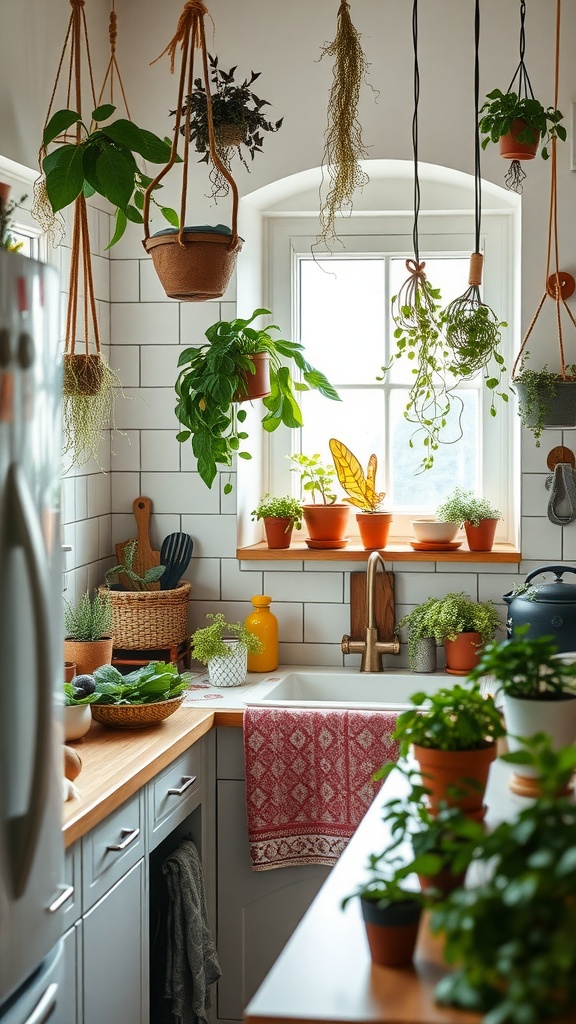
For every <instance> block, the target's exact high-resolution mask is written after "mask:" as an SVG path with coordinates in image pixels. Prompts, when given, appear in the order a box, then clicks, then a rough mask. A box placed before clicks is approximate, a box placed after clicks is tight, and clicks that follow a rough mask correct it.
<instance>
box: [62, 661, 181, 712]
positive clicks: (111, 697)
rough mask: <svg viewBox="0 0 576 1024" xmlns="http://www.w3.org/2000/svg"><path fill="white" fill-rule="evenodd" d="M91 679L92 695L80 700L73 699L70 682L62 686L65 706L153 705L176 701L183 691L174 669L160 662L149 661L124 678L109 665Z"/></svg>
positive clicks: (87, 694)
mask: <svg viewBox="0 0 576 1024" xmlns="http://www.w3.org/2000/svg"><path fill="white" fill-rule="evenodd" d="M82 678H83V679H85V678H86V677H82ZM93 678H94V689H93V691H92V692H91V693H86V694H85V696H83V697H80V698H76V697H75V696H74V693H75V690H77V688H76V687H75V686H74V684H73V682H72V683H64V694H65V699H66V703H67V704H71V705H74V704H157V703H158V702H159V701H162V700H171V699H172V698H173V697H179V696H180V694H181V693H182V692H183V691H184V690H185V689H186V683H185V681H184V680H183V679H182V676H181V675H179V673H178V668H177V666H176V665H173V664H171V663H168V664H167V663H166V662H164V661H151V662H149V664H148V665H142V667H141V668H137V669H134V671H133V672H129V673H128V674H127V675H125V676H123V675H122V673H121V672H119V671H118V669H117V668H115V667H114V666H113V665H102V666H101V667H100V668H97V669H95V670H94V673H93Z"/></svg>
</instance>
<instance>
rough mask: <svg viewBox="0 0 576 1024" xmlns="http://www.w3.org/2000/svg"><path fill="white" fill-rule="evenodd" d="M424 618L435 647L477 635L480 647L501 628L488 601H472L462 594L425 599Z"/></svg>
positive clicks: (496, 613) (491, 638)
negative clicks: (457, 638)
mask: <svg viewBox="0 0 576 1024" xmlns="http://www.w3.org/2000/svg"><path fill="white" fill-rule="evenodd" d="M425 604H427V605H428V608H427V612H426V618H427V628H429V629H430V630H431V634H430V635H431V636H433V637H434V639H435V640H436V643H437V644H443V643H444V641H445V640H446V639H448V640H455V639H456V637H457V636H458V634H459V633H479V634H480V636H481V638H482V643H483V644H486V643H488V641H489V640H493V639H494V637H495V635H496V631H497V630H498V629H500V628H501V626H502V624H501V622H500V619H499V617H498V612H497V611H496V609H495V607H494V605H493V604H492V603H491V602H490V601H473V600H472V598H471V597H468V595H467V594H465V593H464V592H463V591H460V592H459V593H455V592H451V593H449V594H446V596H445V597H434V598H431V599H430V598H429V599H428V601H426V602H425Z"/></svg>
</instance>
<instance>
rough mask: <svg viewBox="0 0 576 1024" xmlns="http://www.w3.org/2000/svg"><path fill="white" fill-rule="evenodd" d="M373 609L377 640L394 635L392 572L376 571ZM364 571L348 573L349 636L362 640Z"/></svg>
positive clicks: (364, 613) (364, 600)
mask: <svg viewBox="0 0 576 1024" xmlns="http://www.w3.org/2000/svg"><path fill="white" fill-rule="evenodd" d="M374 602H375V603H374V611H375V616H376V626H377V628H378V639H379V640H383V641H385V640H392V639H393V637H394V626H395V617H394V573H393V572H377V573H376V577H375V590H374ZM367 625H368V622H367V617H366V573H365V572H351V573H350V636H351V637H352V639H353V640H364V637H365V634H366V627H367Z"/></svg>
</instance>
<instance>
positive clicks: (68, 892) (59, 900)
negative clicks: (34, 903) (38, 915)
mask: <svg viewBox="0 0 576 1024" xmlns="http://www.w3.org/2000/svg"><path fill="white" fill-rule="evenodd" d="M73 895H74V886H73V885H69V886H68V887H67V888H66V889H64V890H63V891H62V892H61V893H60V895H59V896H57V897H56V899H55V900H54V903H51V904H50V906H49V907H48V910H49V912H50V913H51V914H53V913H54V912H55V911H56V910H60V907H61V906H62V904H63V903H66V901H67V900H69V899H70V897H71V896H73Z"/></svg>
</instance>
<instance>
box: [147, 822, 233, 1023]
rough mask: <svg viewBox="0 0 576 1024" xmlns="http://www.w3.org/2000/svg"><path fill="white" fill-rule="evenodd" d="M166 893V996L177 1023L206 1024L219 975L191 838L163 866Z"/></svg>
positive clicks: (197, 861)
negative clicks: (211, 996)
mask: <svg viewBox="0 0 576 1024" xmlns="http://www.w3.org/2000/svg"><path fill="white" fill-rule="evenodd" d="M162 871H163V872H164V874H165V876H166V885H167V888H168V896H169V904H168V927H167V930H168V948H167V951H166V984H165V988H164V995H165V997H166V998H167V999H170V1000H171V1007H172V1015H173V1018H174V1021H175V1024H207V1017H208V1010H209V1008H210V986H211V985H213V984H214V983H215V982H216V981H218V979H219V978H220V977H221V976H222V971H221V970H220V965H219V963H218V956H217V953H216V947H215V945H214V941H213V939H212V936H211V934H210V929H209V927H208V918H207V914H206V898H205V894H204V876H203V873H202V865H201V863H200V857H199V856H198V851H197V849H196V847H195V845H194V843H193V842H192V840H191V839H183V840H182V842H181V843H180V845H179V846H178V848H177V849H176V850H174V852H173V853H171V854H170V856H169V857H167V858H166V860H165V861H164V863H163V864H162Z"/></svg>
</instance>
